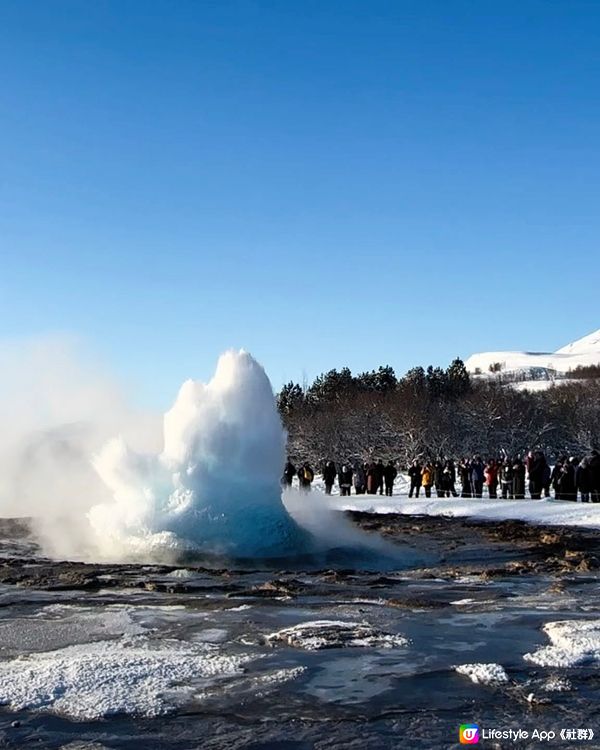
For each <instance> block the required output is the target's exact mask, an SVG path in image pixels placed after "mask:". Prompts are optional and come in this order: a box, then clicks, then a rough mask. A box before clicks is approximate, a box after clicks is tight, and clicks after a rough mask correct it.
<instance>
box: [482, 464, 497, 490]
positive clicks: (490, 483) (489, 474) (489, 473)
mask: <svg viewBox="0 0 600 750" xmlns="http://www.w3.org/2000/svg"><path fill="white" fill-rule="evenodd" d="M483 476H484V477H485V483H486V485H487V488H488V492H489V495H490V497H491V498H493V499H495V498H497V497H498V464H497V463H496V461H495V460H494V459H493V458H491V459H490V460H489V461H488V462H487V465H486V467H485V469H484V470H483Z"/></svg>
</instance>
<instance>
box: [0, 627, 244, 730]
mask: <svg viewBox="0 0 600 750" xmlns="http://www.w3.org/2000/svg"><path fill="white" fill-rule="evenodd" d="M249 658H250V657H248V656H224V655H222V654H219V653H218V652H215V651H214V650H213V649H212V648H210V647H208V646H206V647H201V646H197V645H191V644H184V643H182V642H179V641H173V640H170V641H168V640H167V641H161V642H160V643H151V642H149V641H147V640H145V639H142V638H139V637H137V638H133V639H130V638H124V639H121V640H119V641H100V642H97V643H92V644H86V645H76V646H69V647H67V648H64V649H59V650H56V651H49V652H44V653H41V654H36V655H34V656H29V657H21V658H18V659H14V660H11V661H6V662H0V703H2V704H6V705H8V706H10V708H11V709H13V710H23V709H29V710H35V711H49V712H52V713H56V714H62V715H66V716H69V717H71V718H73V719H77V720H87V719H99V718H101V717H104V716H110V715H113V714H121V713H124V714H135V715H140V716H157V715H160V714H164V713H168V712H170V711H171V710H173V709H175V708H176V707H177V706H178V705H180V704H181V703H183V702H185V701H186V700H189V698H190V697H191V695H192V694H193V689H194V685H197V684H198V681H201V680H204V681H205V683H206V682H208V683H210V681H215V680H218V679H222V678H226V677H231V676H234V675H236V674H241V673H242V665H243V664H244V663H245V662H246V661H248V660H249Z"/></svg>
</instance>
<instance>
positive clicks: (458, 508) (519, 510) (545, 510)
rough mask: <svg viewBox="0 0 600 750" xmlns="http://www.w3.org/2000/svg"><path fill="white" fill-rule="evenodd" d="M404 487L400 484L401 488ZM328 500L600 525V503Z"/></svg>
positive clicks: (367, 508)
mask: <svg viewBox="0 0 600 750" xmlns="http://www.w3.org/2000/svg"><path fill="white" fill-rule="evenodd" d="M399 489H400V488H399ZM326 502H328V503H329V505H330V507H332V508H336V509H338V510H358V511H363V512H368V513H405V514H407V515H425V516H449V517H456V518H459V517H472V518H481V519H483V520H504V519H509V518H511V519H518V520H521V521H529V522H531V523H538V524H549V525H559V526H585V527H588V528H600V503H574V502H569V501H565V502H555V501H548V500H543V499H542V500H490V499H488V498H483V499H474V498H460V497H453V498H439V499H438V498H432V499H426V498H418V499H414V498H413V499H409V498H407V497H406V496H400V495H394V496H393V497H391V498H390V497H385V496H375V495H372V496H364V495H361V496H360V497H357V496H355V495H353V496H351V497H349V498H348V497H340V496H336V495H334V496H331V497H328V498H327V500H326Z"/></svg>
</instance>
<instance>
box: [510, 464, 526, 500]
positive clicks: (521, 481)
mask: <svg viewBox="0 0 600 750" xmlns="http://www.w3.org/2000/svg"><path fill="white" fill-rule="evenodd" d="M512 470H513V495H514V498H515V500H524V499H525V464H524V463H523V461H521V459H520V458H516V459H515V462H514V463H513V467H512Z"/></svg>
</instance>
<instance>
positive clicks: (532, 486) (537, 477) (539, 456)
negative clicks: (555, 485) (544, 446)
mask: <svg viewBox="0 0 600 750" xmlns="http://www.w3.org/2000/svg"><path fill="white" fill-rule="evenodd" d="M545 467H546V458H545V456H544V454H543V453H542V452H541V451H529V455H528V456H527V472H528V474H529V494H530V495H531V499H532V500H539V499H540V498H541V497H542V490H543V488H544V469H545Z"/></svg>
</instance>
